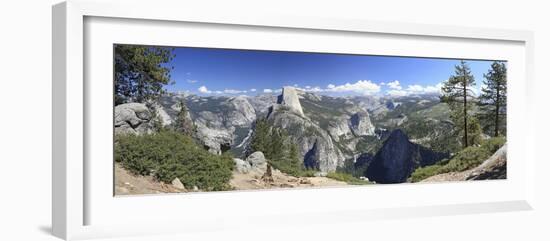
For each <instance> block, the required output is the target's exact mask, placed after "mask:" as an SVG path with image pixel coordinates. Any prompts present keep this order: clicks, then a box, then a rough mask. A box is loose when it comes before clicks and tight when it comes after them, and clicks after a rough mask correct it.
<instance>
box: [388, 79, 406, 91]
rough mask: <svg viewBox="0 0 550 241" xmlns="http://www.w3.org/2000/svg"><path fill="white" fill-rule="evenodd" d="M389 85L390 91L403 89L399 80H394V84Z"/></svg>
mask: <svg viewBox="0 0 550 241" xmlns="http://www.w3.org/2000/svg"><path fill="white" fill-rule="evenodd" d="M387 85H388V87H390V89H394V90H400V89H402V88H401V85H400V84H399V81H398V80H394V81H392V82H389V83H388V84H387Z"/></svg>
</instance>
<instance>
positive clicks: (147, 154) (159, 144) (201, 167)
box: [115, 130, 234, 191]
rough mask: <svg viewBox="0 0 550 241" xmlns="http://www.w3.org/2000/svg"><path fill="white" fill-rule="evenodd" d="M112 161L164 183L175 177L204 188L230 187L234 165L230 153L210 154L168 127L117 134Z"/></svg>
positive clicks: (188, 185) (189, 185)
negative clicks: (147, 132) (146, 132)
mask: <svg viewBox="0 0 550 241" xmlns="http://www.w3.org/2000/svg"><path fill="white" fill-rule="evenodd" d="M115 161H117V162H119V163H121V164H122V166H123V167H124V168H126V169H128V170H130V171H131V172H133V173H135V174H139V175H151V174H152V175H154V176H155V177H156V178H157V179H158V180H160V181H163V182H166V183H169V182H171V181H172V180H173V179H174V178H176V177H177V178H179V179H180V180H181V182H182V183H183V184H184V185H185V186H187V187H193V186H197V187H198V188H200V189H202V190H207V191H220V190H228V189H230V185H229V181H230V179H231V175H232V174H231V171H232V170H233V166H234V162H233V160H232V157H231V156H229V155H227V154H224V155H221V156H218V155H214V154H211V153H209V152H208V151H206V150H204V149H203V148H202V147H200V146H199V145H197V143H195V142H194V140H193V139H192V138H191V137H189V136H186V135H183V134H180V133H176V132H174V131H168V130H164V131H161V132H159V133H154V134H144V135H139V136H138V135H121V136H117V137H116V145H115Z"/></svg>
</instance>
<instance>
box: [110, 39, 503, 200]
mask: <svg viewBox="0 0 550 241" xmlns="http://www.w3.org/2000/svg"><path fill="white" fill-rule="evenodd" d="M113 67H114V73H113V104H114V106H113V108H114V111H113V114H114V116H113V118H114V119H113V132H114V137H113V146H114V153H113V156H114V163H113V168H114V195H139V194H161V193H193V192H212V191H238V190H262V189H294V188H322V187H335V186H340V187H345V186H352V185H353V186H357V185H380V184H400V183H436V182H469V181H478V180H497V179H506V162H507V158H506V156H507V155H506V152H507V151H506V109H507V106H506V103H507V102H506V99H507V84H506V83H507V80H506V73H507V62H506V61H505V60H472V59H449V58H425V57H400V56H375V55H352V54H338V53H310V52H287V51H267V50H238V49H216V48H197V47H165V46H146V45H126V44H115V45H114V46H113Z"/></svg>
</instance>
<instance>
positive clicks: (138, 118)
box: [114, 103, 153, 135]
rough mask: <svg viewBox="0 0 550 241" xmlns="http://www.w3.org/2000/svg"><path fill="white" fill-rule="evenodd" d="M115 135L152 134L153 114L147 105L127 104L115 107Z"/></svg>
mask: <svg viewBox="0 0 550 241" xmlns="http://www.w3.org/2000/svg"><path fill="white" fill-rule="evenodd" d="M114 114H115V135H117V134H137V135H139V134H143V133H151V132H152V130H153V125H152V123H151V121H152V118H153V114H152V113H151V111H150V110H149V108H147V106H146V105H145V104H141V103H126V104H120V105H117V106H115V113H114Z"/></svg>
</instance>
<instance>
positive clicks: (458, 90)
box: [440, 60, 475, 147]
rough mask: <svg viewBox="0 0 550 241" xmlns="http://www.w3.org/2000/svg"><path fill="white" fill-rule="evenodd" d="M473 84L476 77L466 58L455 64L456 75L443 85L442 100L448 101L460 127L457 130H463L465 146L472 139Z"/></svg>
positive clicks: (452, 115)
mask: <svg viewBox="0 0 550 241" xmlns="http://www.w3.org/2000/svg"><path fill="white" fill-rule="evenodd" d="M473 86H475V79H474V76H473V75H472V72H471V70H470V67H469V66H468V64H467V63H466V62H465V61H464V60H461V61H460V64H458V65H456V66H455V73H454V75H451V77H449V79H448V80H447V81H445V82H444V83H443V86H442V87H441V91H442V94H441V96H440V99H441V102H444V103H447V104H448V105H449V107H450V108H451V111H452V113H451V117H452V119H453V121H454V122H455V125H456V126H457V128H458V130H457V132H458V133H460V132H462V135H463V136H462V141H463V142H462V144H463V146H464V147H468V146H469V145H470V144H471V143H469V141H468V140H470V139H471V138H468V132H469V129H468V122H470V121H469V115H470V113H469V110H470V109H471V103H470V101H471V100H472V99H473V98H474V95H473V94H474V91H473V89H472V87H473Z"/></svg>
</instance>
